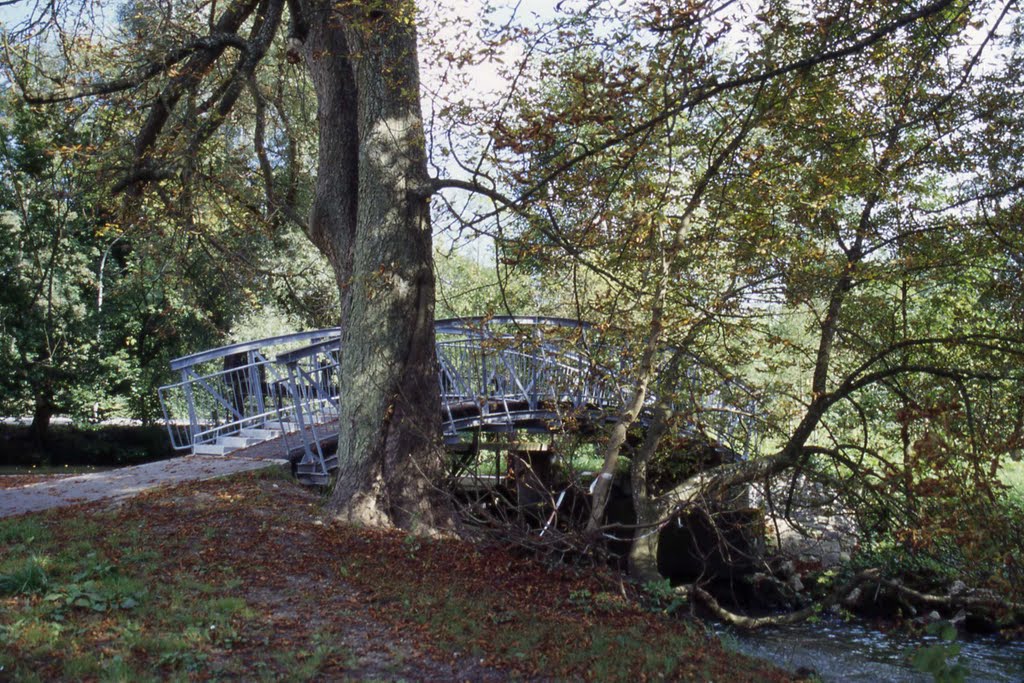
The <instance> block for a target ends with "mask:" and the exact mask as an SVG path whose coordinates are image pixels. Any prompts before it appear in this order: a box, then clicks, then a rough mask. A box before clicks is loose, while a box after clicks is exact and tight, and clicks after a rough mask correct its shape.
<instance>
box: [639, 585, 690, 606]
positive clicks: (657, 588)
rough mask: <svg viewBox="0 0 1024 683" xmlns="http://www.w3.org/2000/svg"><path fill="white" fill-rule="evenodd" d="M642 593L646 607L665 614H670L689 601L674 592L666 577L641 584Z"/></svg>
mask: <svg viewBox="0 0 1024 683" xmlns="http://www.w3.org/2000/svg"><path fill="white" fill-rule="evenodd" d="M643 595H644V602H645V605H646V606H647V608H648V609H651V610H653V611H657V612H663V613H665V614H672V613H673V612H675V611H676V610H677V609H679V608H680V607H684V606H686V605H687V604H688V603H689V600H687V599H685V598H684V597H683V596H681V595H680V594H679V593H678V592H676V590H675V588H673V587H672V583H671V582H670V581H669V580H668V579H661V580H659V581H648V582H647V583H645V584H644V585H643Z"/></svg>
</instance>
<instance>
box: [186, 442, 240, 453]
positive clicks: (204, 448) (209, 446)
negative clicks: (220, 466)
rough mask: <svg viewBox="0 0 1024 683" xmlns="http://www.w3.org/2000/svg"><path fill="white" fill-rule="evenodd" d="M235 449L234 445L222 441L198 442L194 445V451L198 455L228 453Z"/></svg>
mask: <svg viewBox="0 0 1024 683" xmlns="http://www.w3.org/2000/svg"><path fill="white" fill-rule="evenodd" d="M233 450H235V447H234V446H226V445H224V444H221V443H197V444H195V445H194V446H192V452H193V453H195V454H196V455H227V454H228V453H230V452H231V451H233Z"/></svg>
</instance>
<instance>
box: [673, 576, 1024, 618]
mask: <svg viewBox="0 0 1024 683" xmlns="http://www.w3.org/2000/svg"><path fill="white" fill-rule="evenodd" d="M863 583H877V584H879V585H882V586H885V587H886V588H890V589H892V590H894V591H896V592H897V593H898V594H899V595H901V596H903V597H906V598H908V599H910V600H911V601H912V602H915V603H917V604H919V605H927V606H931V607H946V608H957V607H985V608H990V609H1000V608H1005V609H1010V610H1021V611H1024V604H1022V603H1019V602H1008V601H1006V600H1004V599H1001V598H1000V597H999V596H997V595H995V594H990V595H970V594H964V595H934V594H931V593H922V592H921V591H917V590H914V589H913V588H910V587H908V586H905V585H903V584H902V583H900V582H899V581H896V580H895V579H885V578H882V576H881V573H880V572H879V570H878V569H865V570H864V571H862V572H860V573H858V574H857V575H856V576H854V577H853V578H852V579H850V580H849V581H847V582H846V583H844V584H842V585H840V586H839V587H837V588H835V589H833V591H832V593H831V594H830V595H829V596H828V597H827V598H825V599H823V600H820V601H818V602H815V603H813V604H811V605H808V606H807V607H804V608H802V609H799V610H796V611H795V612H787V613H786V614H773V615H769V616H764V617H748V616H745V615H743V614H737V613H736V612H733V611H731V610H728V609H726V608H724V607H722V605H721V604H720V603H719V602H718V601H717V600H716V599H715V597H714V596H713V595H711V594H710V593H708V592H707V591H706V590H704V589H703V588H701V587H700V586H698V585H695V584H694V585H688V586H680V587H679V588H677V589H676V590H677V592H679V593H681V594H684V595H692V596H693V597H695V598H697V599H699V600H700V602H701V603H702V604H703V605H704V606H705V607H707V608H708V609H709V610H710V611H711V613H712V614H714V615H715V616H716V617H717V618H718V619H720V620H722V621H724V622H725V623H727V624H730V625H732V626H736V627H737V628H742V629H745V630H754V629H758V628H763V627H765V626H784V625H786V624H795V623H797V622H800V621H803V620H805V619H807V618H808V617H812V616H814V615H815V614H817V613H819V612H821V611H822V610H824V609H827V608H829V607H831V606H832V605H835V604H836V603H838V602H840V601H841V600H842V599H843V598H844V597H845V596H847V595H849V594H850V592H851V591H853V590H854V589H855V588H857V587H858V586H860V585H861V584H863Z"/></svg>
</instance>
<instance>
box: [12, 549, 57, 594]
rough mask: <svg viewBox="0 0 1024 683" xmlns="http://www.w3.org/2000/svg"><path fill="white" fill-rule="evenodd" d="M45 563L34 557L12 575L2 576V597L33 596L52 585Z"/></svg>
mask: <svg viewBox="0 0 1024 683" xmlns="http://www.w3.org/2000/svg"><path fill="white" fill-rule="evenodd" d="M43 565H44V561H43V560H40V559H39V558H38V557H36V556H34V555H33V556H32V557H30V558H29V559H28V561H27V562H25V563H24V564H23V565H22V566H21V567H18V568H17V569H15V570H14V571H12V572H11V573H10V574H0V595H33V594H36V593H42V592H43V591H45V590H46V589H47V588H48V587H49V585H50V577H49V576H48V575H47V573H46V568H45V567H44V566H43Z"/></svg>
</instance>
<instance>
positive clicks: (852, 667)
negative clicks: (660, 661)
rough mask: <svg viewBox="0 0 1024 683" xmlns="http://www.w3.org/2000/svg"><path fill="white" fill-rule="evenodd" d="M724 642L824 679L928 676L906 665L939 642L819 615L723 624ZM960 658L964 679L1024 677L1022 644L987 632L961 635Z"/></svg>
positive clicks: (922, 678)
mask: <svg viewBox="0 0 1024 683" xmlns="http://www.w3.org/2000/svg"><path fill="white" fill-rule="evenodd" d="M719 633H720V635H721V637H722V639H723V641H724V642H725V644H726V646H727V647H731V648H733V649H735V650H738V651H740V652H743V653H745V654H748V655H752V656H754V657H759V658H761V659H767V660H769V661H771V662H773V663H775V664H777V665H779V666H781V667H783V668H786V669H789V670H791V671H796V670H797V669H810V670H812V671H814V672H815V673H816V674H817V675H818V676H819V677H820V678H821V680H823V681H865V682H866V681H871V682H872V683H874V682H879V681H881V682H886V683H888V682H889V681H931V680H932V677H931V675H927V674H922V673H919V672H917V671H915V670H914V668H913V667H912V666H911V665H910V656H911V655H912V654H913V652H915V651H916V650H918V649H920V648H922V647H926V646H929V645H935V644H939V643H940V641H939V640H938V638H936V637H932V636H912V635H909V634H906V633H883V632H881V631H877V630H875V629H872V628H869V627H868V626H867V625H866V624H864V623H862V622H857V621H852V622H844V621H842V620H841V619H838V618H826V619H822V620H821V621H819V622H818V623H815V624H809V623H804V624H796V625H793V626H783V627H779V628H774V629H763V630H761V631H756V632H754V633H743V632H738V631H734V630H732V629H728V628H724V627H723V628H722V629H721V630H720V632H719ZM956 643H957V644H958V645H960V647H961V652H960V655H959V657H957V658H951V659H949V660H948V663H950V664H953V663H959V664H961V665H963V666H965V667H966V668H967V672H968V673H967V680H968V681H999V682H1002V681H1012V682H1013V683H1020V682H1021V681H1024V643H1022V642H1000V641H999V640H998V639H996V638H995V637H990V636H961V637H960V638H959V639H958V640H957V641H956Z"/></svg>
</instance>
